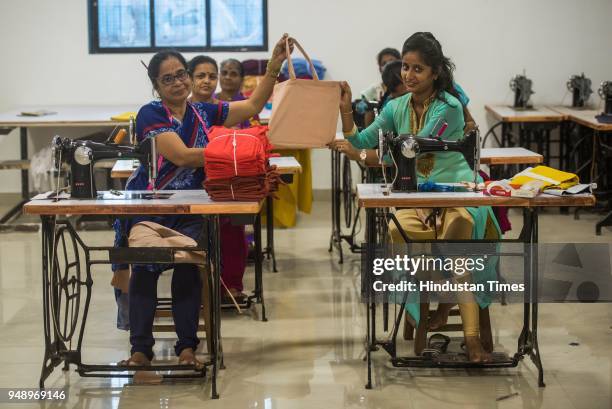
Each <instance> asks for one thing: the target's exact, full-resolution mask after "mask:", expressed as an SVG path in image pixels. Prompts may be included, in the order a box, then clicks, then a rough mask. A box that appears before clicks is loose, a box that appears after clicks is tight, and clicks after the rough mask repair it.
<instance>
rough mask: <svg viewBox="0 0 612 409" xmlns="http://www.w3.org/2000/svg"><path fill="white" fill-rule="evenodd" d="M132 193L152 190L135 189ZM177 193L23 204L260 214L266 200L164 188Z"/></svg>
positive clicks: (50, 211)
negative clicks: (162, 196)
mask: <svg viewBox="0 0 612 409" xmlns="http://www.w3.org/2000/svg"><path fill="white" fill-rule="evenodd" d="M130 193H151V191H132V192H130ZM163 193H173V195H172V196H171V197H170V198H168V199H153V200H144V199H131V200H128V199H118V200H117V199H113V200H101V199H100V200H95V199H67V200H60V201H57V202H54V201H53V200H30V201H29V202H28V203H26V204H25V205H24V206H23V211H24V213H26V214H37V215H67V214H70V215H82V214H115V215H137V214H149V215H153V214H157V215H162V214H163V215H169V214H202V215H214V214H257V213H259V212H260V210H261V205H262V202H214V201H212V200H211V199H210V197H209V196H208V193H206V191H205V190H164V191H163Z"/></svg>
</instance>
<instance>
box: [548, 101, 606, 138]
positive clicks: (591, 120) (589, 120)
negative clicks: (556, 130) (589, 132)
mask: <svg viewBox="0 0 612 409" xmlns="http://www.w3.org/2000/svg"><path fill="white" fill-rule="evenodd" d="M550 109H552V110H554V111H557V112H559V113H560V114H563V115H564V119H565V120H567V121H574V122H576V123H578V124H580V125H582V126H586V127H587V128H591V129H595V130H597V131H606V132H607V131H612V124H604V123H601V122H599V121H597V119H596V118H595V116H596V115H599V114H601V111H602V110H601V109H580V108H572V107H567V106H561V105H557V106H552V107H550Z"/></svg>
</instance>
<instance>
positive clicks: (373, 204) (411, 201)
mask: <svg viewBox="0 0 612 409" xmlns="http://www.w3.org/2000/svg"><path fill="white" fill-rule="evenodd" d="M357 197H358V202H359V206H360V207H365V208H379V207H412V208H430V207H440V208H445V207H466V206H508V207H550V206H555V207H562V206H594V205H595V196H593V195H591V194H579V195H572V196H563V197H559V196H554V195H548V194H544V193H542V194H539V195H538V196H536V197H534V198H533V199H528V198H522V197H502V196H485V195H484V194H483V193H482V192H415V193H390V194H389V195H384V194H383V189H382V184H380V183H368V184H358V185H357Z"/></svg>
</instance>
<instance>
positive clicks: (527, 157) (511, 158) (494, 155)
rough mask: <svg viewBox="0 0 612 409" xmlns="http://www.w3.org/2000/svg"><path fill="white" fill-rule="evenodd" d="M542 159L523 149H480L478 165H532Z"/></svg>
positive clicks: (534, 153)
mask: <svg viewBox="0 0 612 409" xmlns="http://www.w3.org/2000/svg"><path fill="white" fill-rule="evenodd" d="M543 161H544V157H543V156H542V155H540V154H539V153H536V152H533V151H530V150H529V149H525V148H482V149H481V150H480V163H481V164H483V165H534V164H538V163H542V162H543Z"/></svg>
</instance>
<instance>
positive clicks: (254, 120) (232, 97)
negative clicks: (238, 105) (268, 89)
mask: <svg viewBox="0 0 612 409" xmlns="http://www.w3.org/2000/svg"><path fill="white" fill-rule="evenodd" d="M220 68H221V77H220V78H221V92H219V93H217V94H215V95H214V97H215V98H216V99H218V100H219V101H226V102H230V101H244V100H246V99H247V98H246V97H245V96H244V94H243V93H242V91H241V90H242V82H243V81H244V68H243V67H242V63H241V62H240V61H238V60H236V59H234V58H229V59H227V60H225V61H223V62H222V63H221V67H220ZM257 125H260V123H259V116H258V115H253V116H252V117H251V118H249V119H248V120H246V121H242V122H241V123H240V124H239V125H238V126H237V128H239V129H244V128H248V127H250V126H257Z"/></svg>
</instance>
